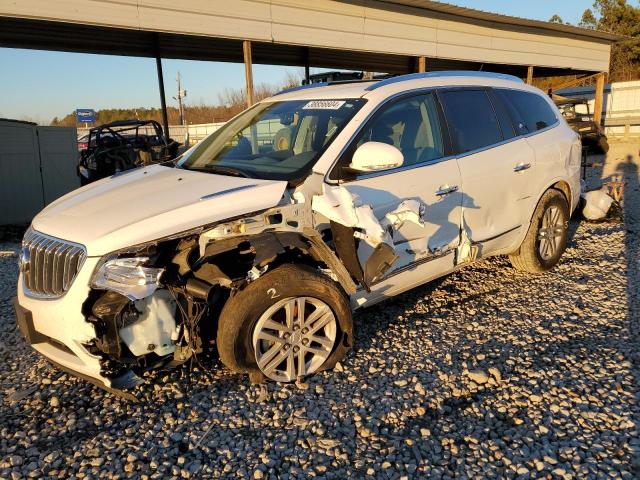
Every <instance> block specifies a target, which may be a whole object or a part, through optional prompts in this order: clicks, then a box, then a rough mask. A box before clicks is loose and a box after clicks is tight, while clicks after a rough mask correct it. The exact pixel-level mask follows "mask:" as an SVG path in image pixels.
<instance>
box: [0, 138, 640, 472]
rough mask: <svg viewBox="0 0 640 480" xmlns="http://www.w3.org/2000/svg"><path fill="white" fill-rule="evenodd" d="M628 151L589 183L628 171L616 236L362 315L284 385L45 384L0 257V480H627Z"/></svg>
mask: <svg viewBox="0 0 640 480" xmlns="http://www.w3.org/2000/svg"><path fill="white" fill-rule="evenodd" d="M638 146H639V145H638V144H632V143H626V144H623V143H615V144H613V146H612V150H611V152H610V154H609V155H608V157H607V164H606V165H605V168H604V171H603V172H602V171H600V170H597V171H596V172H595V177H597V178H599V177H601V176H602V177H606V176H608V175H611V174H612V173H613V172H615V171H616V170H619V169H620V168H623V169H626V170H627V175H628V185H627V193H626V198H625V209H626V224H611V223H602V224H586V223H583V224H580V225H578V224H577V223H575V222H573V223H572V228H571V231H572V238H571V240H570V244H569V248H568V249H567V252H566V254H565V256H564V258H563V260H562V262H561V264H560V265H559V266H558V267H557V268H556V269H555V270H553V271H552V272H550V273H547V274H545V275H541V276H529V275H525V274H520V273H517V272H515V271H514V270H513V269H512V268H511V267H510V266H509V263H508V261H507V260H505V259H503V258H495V259H491V260H489V261H486V262H483V263H481V264H478V265H476V266H473V267H470V268H467V269H464V270H462V271H460V272H458V273H456V274H453V275H450V276H448V277H446V278H444V279H441V280H439V281H437V282H433V283H431V284H429V285H427V286H424V287H421V288H417V289H415V290H412V291H411V292H408V293H406V294H404V295H401V296H399V297H397V298H394V299H391V300H389V301H387V302H385V303H384V304H381V305H378V306H376V307H373V308H371V309H368V310H365V311H363V312H361V313H359V314H357V315H356V318H355V322H356V328H357V335H356V337H357V341H356V345H355V349H354V351H353V352H352V353H351V354H349V355H348V356H347V358H345V360H344V361H343V362H342V363H341V364H339V365H338V367H337V370H336V371H334V372H325V373H322V374H319V375H316V376H313V377H311V378H309V379H307V380H306V383H303V384H299V385H288V386H281V385H274V384H269V385H268V388H267V389H266V390H265V389H264V388H261V387H259V386H251V385H249V383H248V380H247V379H246V378H244V377H239V376H234V375H231V374H229V373H227V372H226V371H224V370H223V369H221V368H220V366H219V365H218V364H215V365H214V366H213V375H212V377H208V376H206V375H205V374H203V373H202V372H199V371H194V372H192V373H191V374H188V372H187V371H186V369H178V370H174V371H171V372H160V373H155V374H151V375H149V376H148V377H147V378H148V380H149V382H148V383H147V384H146V385H143V386H142V387H138V390H137V392H136V393H137V394H138V396H139V397H140V398H141V401H139V402H138V403H131V402H127V401H125V400H122V399H120V398H118V397H114V396H113V395H110V394H108V393H105V392H103V391H102V390H99V389H97V388H95V387H93V386H91V385H89V384H87V383H85V382H83V381H80V380H76V379H75V378H72V377H70V376H68V375H66V374H62V373H59V372H57V371H56V370H54V369H53V368H51V367H49V366H48V365H47V363H46V362H45V361H44V360H43V359H41V358H40V357H39V356H38V355H36V354H35V353H34V352H32V351H31V350H30V349H29V348H27V347H26V345H25V343H24V341H23V340H22V338H20V336H19V334H18V333H17V331H16V328H15V326H14V317H13V313H12V310H11V306H10V299H11V297H12V296H13V295H14V289H15V278H16V274H17V269H16V258H15V256H1V255H2V254H0V360H1V362H2V367H1V368H0V477H2V478H20V477H22V476H30V477H42V476H60V477H76V478H82V477H92V478H95V477H98V476H114V477H115V476H116V475H117V476H119V477H129V476H131V477H139V478H164V477H169V476H173V477H183V478H194V477H198V478H201V477H226V476H229V477H241V478H300V477H317V478H346V477H355V478H363V477H371V476H376V477H380V478H424V477H427V476H432V477H434V478H439V477H443V478H446V477H465V478H472V477H475V478H485V477H520V478H605V477H611V478H638V477H639V476H640V455H639V452H640V450H639V447H640V439H639V437H638V426H639V425H638V422H639V421H640V407H639V405H638V401H639V399H640V368H639V366H640V353H639V352H638V335H639V332H640V330H639V325H638V322H639V310H640V308H639V300H640V299H639V297H638V281H639V275H638V274H639V263H638V258H639V257H638V253H639V252H638V248H639V245H640V224H639V222H638V220H639V218H638V217H639V216H640V190H639V189H638V173H637V172H638V169H637V165H638V164H639V163H640V162H638V157H637V154H638ZM628 154H634V155H636V157H635V162H636V163H635V164H627V165H626V166H623V167H620V166H619V165H618V163H620V162H621V161H623V162H624V161H625V160H626V158H627V155H628ZM595 177H594V180H593V181H596V180H597V178H595ZM634 209H635V210H634ZM17 248H18V245H17V244H16V243H5V244H0V251H3V250H9V251H14V252H15V251H17Z"/></svg>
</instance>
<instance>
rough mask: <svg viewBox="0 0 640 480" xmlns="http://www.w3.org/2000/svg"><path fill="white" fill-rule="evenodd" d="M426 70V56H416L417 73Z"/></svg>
mask: <svg viewBox="0 0 640 480" xmlns="http://www.w3.org/2000/svg"><path fill="white" fill-rule="evenodd" d="M426 71H427V58H426V57H418V73H424V72H426Z"/></svg>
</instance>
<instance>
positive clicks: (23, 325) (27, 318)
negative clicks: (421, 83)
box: [13, 297, 142, 400]
mask: <svg viewBox="0 0 640 480" xmlns="http://www.w3.org/2000/svg"><path fill="white" fill-rule="evenodd" d="M13 307H14V310H15V315H16V323H17V326H18V330H20V332H21V333H22V335H23V336H24V338H25V339H26V341H27V343H28V344H29V345H31V346H32V347H33V348H34V349H35V350H36V351H38V352H39V353H40V354H41V355H42V356H44V357H45V358H46V359H47V360H48V361H49V362H50V363H51V364H53V365H54V366H55V367H57V368H58V369H60V370H63V371H64V372H66V373H69V374H71V375H73V376H75V377H78V378H81V379H83V380H86V381H87V382H89V383H91V384H93V385H96V386H98V387H100V388H102V389H104V390H106V391H108V392H110V393H113V394H114V395H118V396H120V397H123V398H126V399H127V400H136V397H135V396H134V395H132V394H131V393H128V392H126V391H124V390H123V389H127V388H133V387H135V386H136V385H138V384H139V383H141V382H142V379H141V378H140V377H138V376H137V375H136V374H135V373H134V372H133V371H131V370H128V371H127V372H125V373H123V374H121V375H119V376H118V377H114V378H110V379H109V380H110V385H107V384H106V383H105V382H103V381H102V380H100V379H99V378H95V377H92V376H90V375H86V374H84V373H82V372H80V371H78V370H75V369H74V368H73V367H71V366H69V365H70V364H73V357H75V356H76V355H75V354H74V353H73V351H72V350H71V349H69V348H68V347H67V346H66V345H64V344H63V343H61V342H59V341H57V340H55V339H53V338H51V337H49V336H47V335H45V334H43V333H42V332H39V331H38V330H36V328H35V326H34V322H33V315H32V313H31V311H30V310H28V309H26V308H24V307H23V306H22V305H20V303H19V302H18V298H17V297H14V299H13ZM56 358H67V359H68V361H66V362H64V363H65V364H63V363H61V362H59V361H56V360H55V359H56Z"/></svg>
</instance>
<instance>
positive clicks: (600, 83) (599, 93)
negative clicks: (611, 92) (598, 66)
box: [593, 73, 606, 125]
mask: <svg viewBox="0 0 640 480" xmlns="http://www.w3.org/2000/svg"><path fill="white" fill-rule="evenodd" d="M605 75H606V73H599V74H598V75H596V99H595V102H594V103H593V121H594V123H595V124H596V125H600V123H601V122H602V101H603V100H604V77H605Z"/></svg>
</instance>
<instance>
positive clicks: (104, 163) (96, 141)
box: [78, 120, 180, 185]
mask: <svg viewBox="0 0 640 480" xmlns="http://www.w3.org/2000/svg"><path fill="white" fill-rule="evenodd" d="M86 145H87V147H86V148H85V149H84V150H81V151H80V162H79V165H78V175H79V176H80V183H81V184H82V185H86V184H88V183H91V182H95V181H96V180H100V179H101V178H105V177H109V176H111V175H114V174H116V173H118V172H122V171H124V170H130V169H132V168H136V167H140V166H145V165H151V164H153V163H160V162H164V161H167V160H171V159H173V158H175V157H176V155H177V153H178V146H179V145H180V144H179V143H178V142H176V141H174V140H172V139H170V138H167V137H166V136H165V135H164V132H163V130H162V127H161V126H160V124H159V123H158V122H156V121H154V120H121V121H117V122H112V123H107V124H105V125H100V126H98V127H95V128H92V129H91V130H90V131H89V135H88V138H87V140H86Z"/></svg>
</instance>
